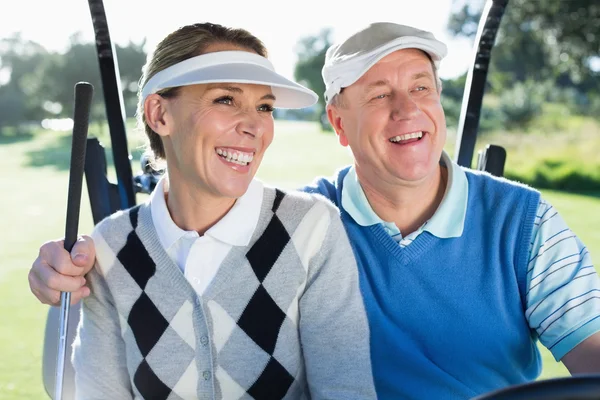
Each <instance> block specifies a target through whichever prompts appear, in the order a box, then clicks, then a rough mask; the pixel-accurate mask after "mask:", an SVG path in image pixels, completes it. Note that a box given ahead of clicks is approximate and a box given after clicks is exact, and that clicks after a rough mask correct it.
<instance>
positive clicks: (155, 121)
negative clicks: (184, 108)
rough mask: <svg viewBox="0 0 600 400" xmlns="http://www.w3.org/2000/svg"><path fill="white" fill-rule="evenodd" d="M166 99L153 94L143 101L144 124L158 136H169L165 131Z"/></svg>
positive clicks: (166, 130) (167, 131)
mask: <svg viewBox="0 0 600 400" xmlns="http://www.w3.org/2000/svg"><path fill="white" fill-rule="evenodd" d="M167 101H168V100H167V99H165V98H164V97H162V96H161V95H159V94H156V93H153V94H151V95H149V96H148V97H146V100H145V101H144V116H145V118H146V123H147V124H148V126H149V127H150V129H152V130H153V131H154V132H156V133H157V134H158V135H159V136H169V130H168V129H167V117H168V116H167Z"/></svg>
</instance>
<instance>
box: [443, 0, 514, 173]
mask: <svg viewBox="0 0 600 400" xmlns="http://www.w3.org/2000/svg"><path fill="white" fill-rule="evenodd" d="M507 4H508V0H487V2H486V3H485V7H484V8H483V13H482V14H481V19H480V20H479V26H478V28H477V36H476V37H475V46H474V47H473V51H474V55H473V63H472V64H471V66H470V68H469V71H468V73H467V80H466V82H465V91H464V95H463V102H462V107H461V110H460V117H459V119H458V129H457V131H456V146H455V150H454V159H455V161H456V162H457V163H458V164H459V165H461V166H463V167H467V168H471V162H472V160H473V153H474V150H475V143H476V141H477V130H478V128H479V117H480V114H481V104H482V102H483V95H484V91H485V83H486V79H487V72H488V67H489V64H490V59H491V57H492V47H493V46H494V41H495V40H496V34H497V33H498V29H499V28H500V22H501V21H502V16H503V15H504V10H505V9H506V6H507Z"/></svg>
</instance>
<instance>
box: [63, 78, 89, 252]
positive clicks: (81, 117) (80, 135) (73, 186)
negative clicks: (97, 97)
mask: <svg viewBox="0 0 600 400" xmlns="http://www.w3.org/2000/svg"><path fill="white" fill-rule="evenodd" d="M93 94H94V87H93V86H92V85H91V84H89V83H87V82H78V83H77V84H76V85H75V107H74V108H75V110H74V114H73V141H72V144H71V166H70V169H69V193H68V196H67V221H66V227H65V249H66V250H67V251H69V252H70V251H71V249H72V248H73V245H74V244H75V241H76V240H77V228H78V225H79V208H80V205H81V191H82V186H83V166H84V164H85V147H86V141H87V135H88V125H89V117H90V109H91V106H92V96H93Z"/></svg>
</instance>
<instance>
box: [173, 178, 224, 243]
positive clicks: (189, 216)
mask: <svg viewBox="0 0 600 400" xmlns="http://www.w3.org/2000/svg"><path fill="white" fill-rule="evenodd" d="M175 182H176V183H175V184H174V185H173V184H172V182H171V180H170V179H169V180H168V181H167V182H165V188H166V189H167V188H168V189H167V190H165V200H166V203H167V208H168V210H169V214H170V215H171V218H172V219H173V222H175V224H176V225H177V226H178V227H180V228H181V229H183V230H186V231H196V232H198V234H199V235H200V236H202V235H204V233H205V232H206V231H207V230H209V229H210V228H211V227H212V226H213V225H215V224H216V223H217V222H219V221H220V220H221V218H223V217H224V216H225V214H227V213H228V212H229V210H231V208H232V207H233V205H234V204H235V201H236V199H232V198H224V197H217V196H212V195H210V194H208V193H206V192H205V191H202V190H201V189H200V188H196V187H193V186H192V185H187V184H182V183H178V182H183V180H182V179H175Z"/></svg>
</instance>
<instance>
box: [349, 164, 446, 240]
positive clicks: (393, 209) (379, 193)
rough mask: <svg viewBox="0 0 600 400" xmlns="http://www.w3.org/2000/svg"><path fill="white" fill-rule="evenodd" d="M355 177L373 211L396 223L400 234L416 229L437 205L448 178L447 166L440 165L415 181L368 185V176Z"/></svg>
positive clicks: (380, 216) (432, 212) (433, 212)
mask: <svg viewBox="0 0 600 400" xmlns="http://www.w3.org/2000/svg"><path fill="white" fill-rule="evenodd" d="M356 172H357V175H358V181H359V182H360V185H361V187H362V189H363V191H364V192H365V195H366V196H367V200H368V201H369V204H370V205H371V207H372V208H373V211H375V213H376V214H377V215H378V216H379V218H381V219H383V220H384V221H387V222H393V223H394V224H396V226H397V227H398V229H399V230H400V232H401V233H402V236H407V235H409V234H411V233H412V232H414V231H416V230H417V229H419V228H420V227H421V226H422V225H423V224H424V223H425V222H426V221H427V220H429V219H430V218H431V217H432V216H433V214H435V212H436V210H437V209H438V207H439V205H440V203H441V202H442V199H443V198H444V193H445V191H446V185H447V181H448V170H447V169H446V167H442V166H440V167H439V168H438V169H437V170H436V172H435V173H434V174H432V175H431V176H430V177H428V178H426V180H424V181H423V182H420V183H419V184H416V185H414V184H413V185H399V184H395V185H382V186H383V187H375V186H372V185H369V183H368V182H369V180H368V179H361V176H360V173H359V171H356Z"/></svg>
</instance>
